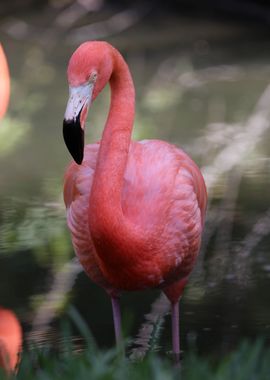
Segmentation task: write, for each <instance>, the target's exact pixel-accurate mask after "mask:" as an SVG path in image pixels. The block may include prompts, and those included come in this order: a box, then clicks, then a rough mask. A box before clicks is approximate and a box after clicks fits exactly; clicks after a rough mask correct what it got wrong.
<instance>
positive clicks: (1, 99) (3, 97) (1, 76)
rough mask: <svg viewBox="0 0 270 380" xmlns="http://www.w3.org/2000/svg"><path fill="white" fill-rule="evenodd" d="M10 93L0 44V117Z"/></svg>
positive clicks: (7, 74) (6, 68)
mask: <svg viewBox="0 0 270 380" xmlns="http://www.w3.org/2000/svg"><path fill="white" fill-rule="evenodd" d="M9 94H10V79H9V70H8V64H7V59H6V56H5V53H4V50H3V48H2V46H1V44H0V119H1V118H2V117H3V116H4V114H5V113H6V110H7V106H8V101H9Z"/></svg>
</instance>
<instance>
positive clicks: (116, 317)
mask: <svg viewBox="0 0 270 380" xmlns="http://www.w3.org/2000/svg"><path fill="white" fill-rule="evenodd" d="M111 301H112V311H113V323H114V332H115V341H116V345H117V346H119V345H120V343H121V341H122V333H121V312H120V304H119V297H114V296H111Z"/></svg>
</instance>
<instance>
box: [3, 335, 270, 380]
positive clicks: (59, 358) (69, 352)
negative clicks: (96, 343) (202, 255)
mask: <svg viewBox="0 0 270 380" xmlns="http://www.w3.org/2000/svg"><path fill="white" fill-rule="evenodd" d="M269 371H270V349H269V348H265V347H264V345H263V344H262V342H261V341H258V342H257V343H254V344H252V345H251V344H247V343H243V344H242V345H241V346H240V347H239V349H238V350H236V351H235V352H233V353H231V354H230V355H228V356H226V357H225V358H224V359H222V360H220V361H219V362H218V363H215V364H213V361H211V360H210V359H205V358H200V357H198V356H197V355H194V354H187V356H186V357H185V358H184V359H183V361H182V365H181V368H175V367H174V365H173V364H172V362H171V361H170V360H169V358H161V357H159V356H158V355H157V354H151V355H148V356H147V357H146V358H145V359H144V360H141V361H138V362H131V361H130V360H129V359H126V358H123V356H121V355H119V352H117V350H115V349H113V350H108V351H101V350H98V349H97V348H96V347H93V346H91V345H90V346H89V348H88V349H85V350H83V351H82V352H76V351H74V348H73V347H72V344H71V340H69V343H68V342H65V345H64V348H63V349H62V350H61V352H58V353H56V352H53V351H52V350H51V348H50V347H43V349H42V350H32V351H30V352H28V353H25V354H24V355H23V358H22V362H21V365H20V369H19V372H18V374H17V376H16V377H14V379H15V378H16V379H18V380H25V379H27V380H32V379H33V380H62V379H65V380H69V379H70V380H73V379H76V380H88V379H91V380H122V379H129V380H143V379H147V380H148V379H151V380H174V379H181V380H198V379H200V380H231V379H237V380H268V379H269ZM0 379H4V376H3V375H2V376H1V375H0Z"/></svg>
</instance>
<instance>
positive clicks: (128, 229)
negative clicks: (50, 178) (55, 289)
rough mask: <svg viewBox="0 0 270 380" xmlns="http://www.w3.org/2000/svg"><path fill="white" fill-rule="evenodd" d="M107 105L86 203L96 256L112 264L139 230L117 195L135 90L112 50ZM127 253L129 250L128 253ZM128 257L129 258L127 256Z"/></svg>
mask: <svg viewBox="0 0 270 380" xmlns="http://www.w3.org/2000/svg"><path fill="white" fill-rule="evenodd" d="M112 59H113V72H112V76H111V79H110V86H111V106H110V111H109V116H108V119H107V122H106V125H105V128H104V131H103V136H102V140H101V144H100V149H99V154H98V159H97V165H96V171H95V175H94V179H93V185H92V191H91V195H90V203H89V228H90V233H91V237H92V239H93V242H94V245H95V248H96V251H97V254H98V257H99V258H100V260H101V262H103V263H104V265H105V266H106V265H109V266H110V267H112V266H113V265H114V263H115V265H116V261H117V263H118V264H119V261H120V263H121V262H122V263H124V261H125V260H127V256H126V254H127V250H130V246H133V247H134V249H135V247H136V245H138V240H140V237H139V233H138V232H139V231H137V233H136V228H135V226H133V225H131V223H130V222H129V220H127V219H126V218H125V216H124V214H123V210H122V204H121V196H122V189H123V178H124V173H125V169H126V165H127V160H128V152H129V146H130V140H131V132H132V127H133V121H134V111H135V91H134V86H133V81H132V78H131V75H130V72H129V69H128V67H127V64H126V63H125V61H124V60H123V58H122V57H121V55H120V54H119V53H118V52H116V51H113V55H112ZM130 254H131V253H130ZM129 259H131V258H130V257H129Z"/></svg>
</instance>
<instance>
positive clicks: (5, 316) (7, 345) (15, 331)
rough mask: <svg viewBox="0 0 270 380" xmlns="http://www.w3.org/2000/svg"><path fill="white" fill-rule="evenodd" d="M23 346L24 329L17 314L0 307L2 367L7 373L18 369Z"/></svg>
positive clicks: (0, 356) (0, 359)
mask: <svg viewBox="0 0 270 380" xmlns="http://www.w3.org/2000/svg"><path fill="white" fill-rule="evenodd" d="M21 347H22V331H21V326H20V323H19V322H18V319H17V318H16V316H15V314H14V313H13V312H12V311H11V310H8V309H4V308H2V307H0V367H1V368H3V369H4V370H5V371H6V372H7V373H10V372H12V371H15V370H16V366H17V364H18V361H19V354H20V352H21Z"/></svg>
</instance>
